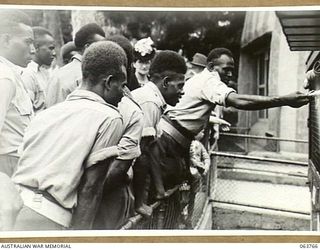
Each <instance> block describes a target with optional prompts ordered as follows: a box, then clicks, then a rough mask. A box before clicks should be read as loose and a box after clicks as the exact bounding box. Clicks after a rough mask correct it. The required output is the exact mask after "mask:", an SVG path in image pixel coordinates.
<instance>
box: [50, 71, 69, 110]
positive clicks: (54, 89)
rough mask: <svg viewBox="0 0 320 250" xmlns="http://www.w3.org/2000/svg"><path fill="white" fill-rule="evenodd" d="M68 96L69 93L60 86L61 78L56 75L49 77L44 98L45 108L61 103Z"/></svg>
mask: <svg viewBox="0 0 320 250" xmlns="http://www.w3.org/2000/svg"><path fill="white" fill-rule="evenodd" d="M69 94H70V91H68V90H66V89H64V87H63V85H62V81H61V76H59V75H58V76H53V77H51V79H50V80H49V85H48V92H47V97H46V103H47V107H51V106H52V105H54V104H57V103H60V102H63V101H64V100H65V99H66V98H67V96H68V95H69Z"/></svg>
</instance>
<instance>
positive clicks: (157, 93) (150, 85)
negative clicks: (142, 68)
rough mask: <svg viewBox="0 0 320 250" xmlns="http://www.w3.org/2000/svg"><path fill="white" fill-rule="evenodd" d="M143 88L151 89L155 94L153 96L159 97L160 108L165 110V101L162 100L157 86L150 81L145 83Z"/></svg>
mask: <svg viewBox="0 0 320 250" xmlns="http://www.w3.org/2000/svg"><path fill="white" fill-rule="evenodd" d="M145 86H146V87H149V88H151V89H152V90H153V92H155V94H156V95H157V96H159V98H160V101H161V108H162V109H163V110H164V109H166V107H167V103H166V101H165V100H164V98H163V96H162V94H161V92H160V90H159V88H158V87H157V85H155V84H154V83H153V82H150V81H149V82H147V83H146V84H145Z"/></svg>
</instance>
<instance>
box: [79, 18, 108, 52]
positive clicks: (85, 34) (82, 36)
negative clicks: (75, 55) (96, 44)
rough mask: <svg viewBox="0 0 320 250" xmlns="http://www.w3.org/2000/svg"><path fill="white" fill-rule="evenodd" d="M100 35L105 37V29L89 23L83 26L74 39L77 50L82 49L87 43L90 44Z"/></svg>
mask: <svg viewBox="0 0 320 250" xmlns="http://www.w3.org/2000/svg"><path fill="white" fill-rule="evenodd" d="M96 34H98V35H100V36H103V37H105V35H106V34H105V33H104V31H103V29H102V28H101V27H100V26H99V25H98V24H96V23H89V24H86V25H84V26H82V27H81V28H80V29H79V30H78V32H77V33H76V35H75V37H74V44H75V45H76V47H77V48H79V49H82V48H83V47H84V46H85V45H86V44H87V43H90V40H91V39H92V37H93V36H94V35H96Z"/></svg>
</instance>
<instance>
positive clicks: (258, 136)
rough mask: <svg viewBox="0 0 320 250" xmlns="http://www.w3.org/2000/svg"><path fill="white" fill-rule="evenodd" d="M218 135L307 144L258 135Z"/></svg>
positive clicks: (296, 140) (300, 141) (302, 141)
mask: <svg viewBox="0 0 320 250" xmlns="http://www.w3.org/2000/svg"><path fill="white" fill-rule="evenodd" d="M220 135H226V136H232V137H241V138H247V139H263V140H273V141H286V142H297V143H308V141H307V140H300V139H287V138H280V137H268V136H260V135H246V134H233V133H220Z"/></svg>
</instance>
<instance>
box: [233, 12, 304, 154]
mask: <svg viewBox="0 0 320 250" xmlns="http://www.w3.org/2000/svg"><path fill="white" fill-rule="evenodd" d="M268 46H270V53H269V74H268V86H269V95H270V96H272V95H285V94H288V93H292V92H294V91H296V90H302V83H303V79H304V72H305V65H304V63H305V61H306V59H307V53H305V52H291V51H290V49H289V46H288V44H287V41H286V38H285V36H284V34H283V32H282V28H281V25H280V22H279V20H278V18H277V17H276V15H275V13H274V12H272V11H270V12H264V11H261V12H260V11H259V12H247V15H246V19H245V25H244V29H243V33H242V39H241V53H240V65H239V78H238V88H239V93H242V94H248V93H249V94H257V83H256V77H257V76H256V65H255V64H256V62H255V60H254V55H255V53H256V51H258V50H260V49H262V48H266V47H268ZM307 116H308V108H307V107H303V108H300V109H293V108H290V107H281V108H272V109H269V111H268V119H265V120H259V119H258V112H241V113H240V119H239V124H238V125H239V126H241V127H243V126H248V127H250V134H255V135H265V133H266V132H269V133H271V134H273V135H274V136H279V137H282V138H290V139H307V138H308V131H307ZM263 143H265V142H262V144H263ZM262 146H263V145H262ZM280 150H281V151H289V152H301V153H306V152H307V145H301V144H300V145H299V144H296V143H281V144H280Z"/></svg>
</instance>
